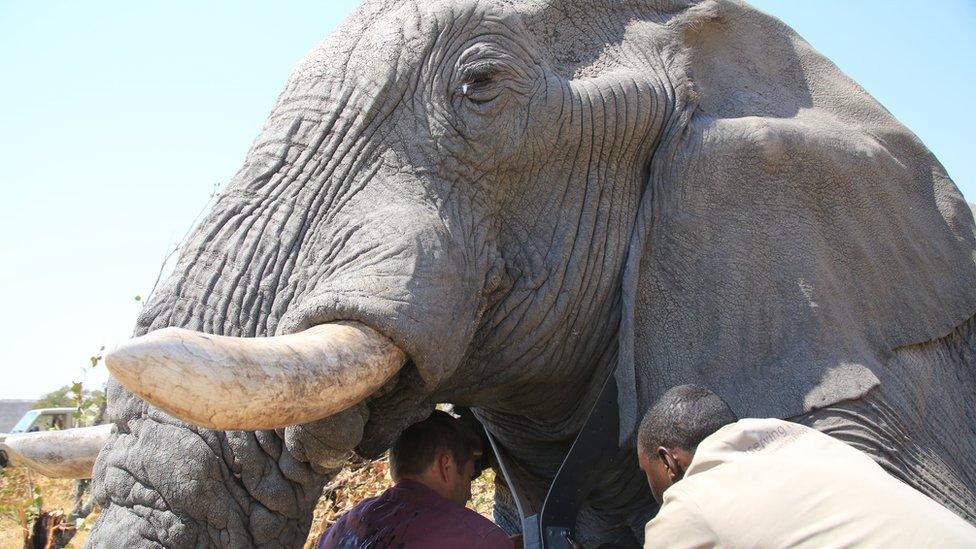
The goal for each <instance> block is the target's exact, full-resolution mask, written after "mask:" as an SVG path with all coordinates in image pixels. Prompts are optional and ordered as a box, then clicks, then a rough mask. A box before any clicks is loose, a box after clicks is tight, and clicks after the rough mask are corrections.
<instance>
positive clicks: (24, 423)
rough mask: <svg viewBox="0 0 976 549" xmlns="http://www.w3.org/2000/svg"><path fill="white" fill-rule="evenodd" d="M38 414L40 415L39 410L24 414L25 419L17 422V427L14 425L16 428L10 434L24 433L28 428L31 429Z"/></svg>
mask: <svg viewBox="0 0 976 549" xmlns="http://www.w3.org/2000/svg"><path fill="white" fill-rule="evenodd" d="M38 414H40V412H38V411H37V410H30V411H29V412H27V413H26V414H24V417H22V418H20V421H18V422H17V425H14V428H13V429H11V430H10V432H11V433H23V432H24V431H26V430H27V428H28V427H30V424H31V423H33V422H34V418H36V417H37V415H38Z"/></svg>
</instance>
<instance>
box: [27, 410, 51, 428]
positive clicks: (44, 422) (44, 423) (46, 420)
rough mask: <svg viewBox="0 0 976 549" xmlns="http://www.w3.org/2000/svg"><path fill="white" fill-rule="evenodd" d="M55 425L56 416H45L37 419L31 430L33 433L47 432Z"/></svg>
mask: <svg viewBox="0 0 976 549" xmlns="http://www.w3.org/2000/svg"><path fill="white" fill-rule="evenodd" d="M53 424H54V416H53V415H51V414H43V415H41V417H39V418H37V421H35V422H34V425H33V426H32V427H31V428H30V430H31V431H47V430H50V429H51V426H52V425H53Z"/></svg>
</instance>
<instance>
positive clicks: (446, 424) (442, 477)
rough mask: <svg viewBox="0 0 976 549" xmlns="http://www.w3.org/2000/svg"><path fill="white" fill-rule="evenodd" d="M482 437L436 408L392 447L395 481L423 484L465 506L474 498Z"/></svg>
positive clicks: (391, 470)
mask: <svg viewBox="0 0 976 549" xmlns="http://www.w3.org/2000/svg"><path fill="white" fill-rule="evenodd" d="M480 453H481V442H480V440H479V438H478V437H477V436H476V435H475V434H474V433H472V432H471V431H470V429H469V428H467V427H466V426H465V425H464V424H463V423H462V422H461V421H460V420H458V419H455V418H454V417H452V416H451V415H450V414H447V413H445V412H441V411H439V410H435V411H434V413H433V414H431V415H430V417H428V418H427V419H425V420H424V421H421V422H419V423H415V424H413V425H411V426H410V427H407V429H406V430H404V431H403V433H402V434H401V435H400V436H399V438H397V439H396V441H394V442H393V446H392V447H391V448H390V475H391V476H392V477H393V480H394V481H397V482H399V481H400V480H403V479H410V480H414V481H417V482H420V483H423V484H424V485H426V486H427V487H428V488H430V489H432V490H434V491H435V492H437V493H438V494H440V495H441V496H442V497H443V498H444V499H448V500H450V501H454V502H456V503H459V504H461V505H464V504H465V503H466V502H467V501H468V499H470V498H471V481H472V480H473V479H474V476H475V469H476V462H477V459H475V457H476V455H480Z"/></svg>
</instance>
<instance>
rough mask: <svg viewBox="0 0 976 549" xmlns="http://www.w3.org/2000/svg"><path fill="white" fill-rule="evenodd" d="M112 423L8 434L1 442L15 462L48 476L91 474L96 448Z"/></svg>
mask: <svg viewBox="0 0 976 549" xmlns="http://www.w3.org/2000/svg"><path fill="white" fill-rule="evenodd" d="M111 433H112V425H111V424H107V425H96V426H94V427H80V428H77V429H65V430H63V431H60V430H59V431H42V432H39V433H24V434H18V435H10V436H8V437H7V438H6V439H4V441H3V445H4V447H5V449H6V450H7V453H8V454H9V456H10V461H11V463H13V464H14V465H23V466H25V467H29V468H31V469H32V470H34V471H37V472H38V473H40V474H42V475H44V476H47V477H51V478H74V479H83V478H91V476H92V468H93V467H94V465H95V458H96V457H98V452H99V451H100V450H101V449H102V446H104V445H105V441H106V440H108V436H109V435H110V434H111Z"/></svg>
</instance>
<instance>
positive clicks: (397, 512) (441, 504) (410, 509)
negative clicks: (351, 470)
mask: <svg viewBox="0 0 976 549" xmlns="http://www.w3.org/2000/svg"><path fill="white" fill-rule="evenodd" d="M513 546H514V544H513V543H512V540H511V539H510V538H509V537H508V535H506V534H505V532H504V531H502V529H501V528H499V527H498V526H496V525H495V523H493V522H491V521H490V520H488V519H486V518H485V517H483V516H481V515H479V514H478V513H476V512H474V511H472V510H471V509H468V508H467V507H464V506H463V505H458V504H457V503H454V502H453V501H449V500H446V499H444V498H442V497H441V496H440V495H438V494H437V492H434V491H433V490H431V489H430V488H428V487H426V486H424V485H423V484H421V483H419V482H415V481H412V480H401V481H400V482H398V483H396V485H395V486H393V487H392V488H388V489H387V490H386V491H385V492H383V493H382V494H380V495H379V496H377V497H375V498H370V499H367V500H366V501H363V502H362V503H360V504H359V505H357V506H355V507H353V508H352V509H351V510H350V511H349V512H348V513H346V514H345V515H343V516H342V518H340V519H339V520H338V522H336V523H335V524H333V525H332V526H330V527H329V529H328V530H326V531H325V533H324V534H322V537H321V538H319V543H318V549H332V548H339V549H379V548H387V547H391V548H393V547H396V548H400V547H402V548H404V549H425V548H432V549H433V548H437V549H450V548H455V547H457V548H461V549H495V548H510V547H513Z"/></svg>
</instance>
